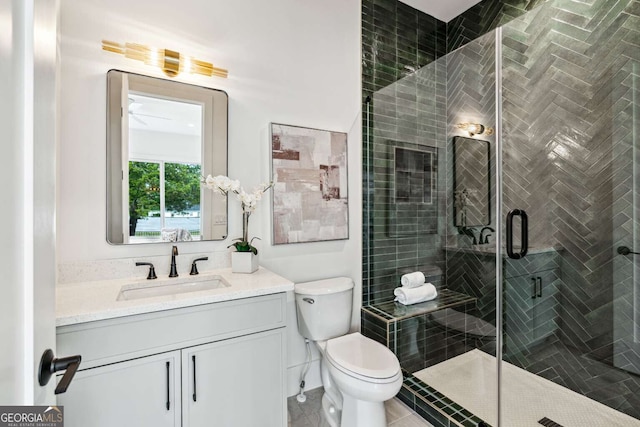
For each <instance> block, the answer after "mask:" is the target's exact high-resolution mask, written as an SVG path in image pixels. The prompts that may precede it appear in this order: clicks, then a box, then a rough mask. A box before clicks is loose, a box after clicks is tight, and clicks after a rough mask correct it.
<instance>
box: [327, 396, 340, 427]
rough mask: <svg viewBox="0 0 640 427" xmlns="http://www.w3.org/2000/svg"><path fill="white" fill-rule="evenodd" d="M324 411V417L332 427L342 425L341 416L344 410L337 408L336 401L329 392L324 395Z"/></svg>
mask: <svg viewBox="0 0 640 427" xmlns="http://www.w3.org/2000/svg"><path fill="white" fill-rule="evenodd" d="M322 412H323V414H322V415H324V419H325V420H326V421H327V423H329V425H330V426H331V427H340V416H341V415H342V411H341V410H339V409H337V408H336V406H335V404H334V402H333V401H332V400H331V398H330V397H329V395H328V394H327V393H324V394H323V395H322Z"/></svg>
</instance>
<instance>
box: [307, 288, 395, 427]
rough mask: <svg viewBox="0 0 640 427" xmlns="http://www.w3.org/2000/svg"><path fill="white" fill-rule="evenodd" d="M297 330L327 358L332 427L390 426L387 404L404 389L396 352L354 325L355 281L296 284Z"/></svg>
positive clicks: (326, 385)
mask: <svg viewBox="0 0 640 427" xmlns="http://www.w3.org/2000/svg"><path fill="white" fill-rule="evenodd" d="M295 294H296V307H297V312H298V330H299V331H300V334H302V336H304V337H305V338H307V339H309V340H311V341H314V342H315V343H316V345H317V347H318V349H319V350H320V353H321V355H322V360H321V371H322V385H323V386H324V391H325V393H324V395H323V396H322V407H323V409H324V414H325V417H326V419H327V421H328V423H329V424H330V425H331V426H332V427H339V426H342V427H386V425H387V420H386V416H385V411H384V401H385V400H389V399H391V398H392V397H394V396H395V395H396V394H397V393H398V391H400V387H402V372H401V371H400V363H399V362H398V358H397V357H396V355H395V354H393V352H391V350H389V349H388V348H387V347H385V346H383V345H382V344H380V343H378V342H376V341H374V340H372V339H369V338H367V337H364V336H362V335H360V334H359V333H357V332H356V333H352V334H348V335H345V334H347V332H349V326H350V324H351V310H352V304H353V282H352V281H351V279H350V278H348V277H338V278H335V279H326V280H318V281H315V282H307V283H298V284H296V285H295Z"/></svg>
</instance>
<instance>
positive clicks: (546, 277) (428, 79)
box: [362, 0, 640, 427]
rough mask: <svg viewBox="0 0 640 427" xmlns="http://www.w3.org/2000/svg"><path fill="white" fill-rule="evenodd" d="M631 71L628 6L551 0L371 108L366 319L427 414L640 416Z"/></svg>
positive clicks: (575, 422) (526, 419) (638, 8)
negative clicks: (423, 286)
mask: <svg viewBox="0 0 640 427" xmlns="http://www.w3.org/2000/svg"><path fill="white" fill-rule="evenodd" d="M639 74H640V2H638V1H631V0H624V1H613V0H593V1H590V2H576V1H568V0H551V1H547V2H544V3H543V4H542V5H540V6H538V7H537V8H535V9H533V10H532V11H529V12H527V13H526V14H524V15H522V16H520V17H519V18H517V19H514V20H512V21H511V22H509V23H507V24H505V25H503V26H502V27H499V28H498V29H496V30H494V31H493V32H491V33H488V34H485V35H484V36H482V37H480V38H478V39H476V40H473V41H471V42H469V43H467V44H465V45H464V46H463V47H461V48H459V49H457V50H455V51H453V52H451V53H449V54H447V55H446V56H443V57H441V58H439V59H437V60H435V61H433V62H431V63H430V64H428V65H427V66H425V67H423V68H421V69H419V70H417V71H416V72H415V73H413V74H411V75H410V76H408V77H405V78H403V79H401V80H399V81H397V82H395V83H393V84H392V85H389V86H387V87H385V88H383V89H380V90H378V91H377V92H375V93H374V94H373V96H372V97H371V98H370V99H369V100H368V101H369V102H367V103H366V110H365V114H366V117H367V120H369V126H366V129H365V134H364V136H365V138H364V139H365V147H364V148H365V149H364V153H365V157H364V163H365V165H364V166H365V167H364V172H365V174H364V175H365V180H366V187H365V188H366V190H367V193H366V195H365V209H364V220H365V240H364V241H365V254H364V264H363V265H364V270H365V271H364V278H365V283H364V288H363V301H364V308H363V313H362V314H363V315H362V319H363V320H362V329H363V333H365V334H366V335H369V336H371V337H373V338H376V339H378V340H379V341H381V342H383V343H385V344H386V345H388V346H389V347H390V348H391V349H392V350H393V351H394V352H395V353H396V354H397V355H398V358H399V360H400V362H401V366H402V368H403V371H404V373H405V382H404V386H403V389H402V391H401V397H402V399H403V400H404V401H405V402H407V403H408V404H409V405H410V406H412V407H413V408H414V409H416V410H417V411H418V412H419V413H421V414H422V415H424V416H425V417H426V418H427V419H428V420H429V421H430V422H431V423H432V424H434V425H438V426H439V425H444V426H457V425H460V426H471V425H473V426H476V425H491V426H505V427H512V426H535V425H541V424H542V425H560V426H565V427H569V426H603V427H604V426H635V425H637V426H640V393H639V391H640V254H636V252H640V222H639V221H640V174H639V173H638V172H639V171H638V167H639V166H640V163H639V162H640V153H639V149H640V103H639V102H640V87H639V84H640V76H639ZM416 270H419V271H423V272H424V273H425V275H426V276H427V278H428V281H430V282H432V283H434V285H435V286H436V287H437V288H438V291H439V295H438V297H437V298H436V300H433V301H429V302H426V303H420V304H415V305H408V306H402V305H400V304H398V303H394V302H392V301H391V299H392V298H393V288H395V287H396V286H399V277H400V275H402V274H404V273H408V272H411V271H416ZM554 423H555V424H554Z"/></svg>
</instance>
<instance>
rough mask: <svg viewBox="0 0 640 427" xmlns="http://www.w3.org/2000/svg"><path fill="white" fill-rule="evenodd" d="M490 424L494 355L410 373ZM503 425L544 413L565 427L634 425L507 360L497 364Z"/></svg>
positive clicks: (532, 422)
mask: <svg viewBox="0 0 640 427" xmlns="http://www.w3.org/2000/svg"><path fill="white" fill-rule="evenodd" d="M413 375H414V376H415V377H416V378H419V379H420V380H421V381H423V382H424V383H426V384H429V385H430V386H431V387H433V388H435V389H437V390H438V391H439V392H440V393H442V394H444V395H445V396H447V397H448V398H449V399H451V400H453V401H454V402H456V403H457V404H459V405H462V406H463V407H464V408H466V409H468V410H469V411H471V412H472V413H474V414H475V415H477V416H479V417H481V418H482V419H484V420H485V421H487V422H489V423H490V424H491V425H496V413H495V402H496V398H495V378H496V359H495V357H493V356H491V355H488V354H486V353H484V352H482V351H480V350H472V351H469V352H467V353H464V354H462V355H460V356H457V357H454V358H451V359H449V360H447V361H445V362H442V363H439V364H437V365H434V366H431V367H429V368H426V369H423V370H422V371H419V372H416V373H414V374H413ZM502 398H503V405H502V408H503V417H504V420H505V422H504V423H503V424H505V425H508V426H514V427H515V426H518V427H525V426H526V427H529V426H530V427H535V426H539V424H538V420H540V419H542V418H544V417H547V418H549V419H551V420H553V421H555V422H557V423H559V424H560V425H563V426H565V427H573V426H576V427H578V426H579V427H587V426H593V427H596V426H597V427H640V420H637V419H634V418H632V417H630V416H628V415H626V414H623V413H621V412H618V411H615V410H613V409H611V408H609V407H607V406H605V405H603V404H601V403H598V402H596V401H594V400H591V399H589V398H586V397H584V396H582V395H580V394H578V393H576V392H573V391H571V390H568V389H567V388H565V387H562V386H560V385H558V384H555V383H553V382H551V381H549V380H546V379H544V378H541V377H539V376H537V375H534V374H532V373H530V372H527V371H525V370H523V369H521V368H518V367H517V366H514V365H512V364H510V363H503V364H502Z"/></svg>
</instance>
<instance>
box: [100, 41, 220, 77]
mask: <svg viewBox="0 0 640 427" xmlns="http://www.w3.org/2000/svg"><path fill="white" fill-rule="evenodd" d="M102 49H103V50H106V51H108V52H113V53H118V54H120V55H124V56H125V57H126V58H130V59H135V60H136V61H141V62H144V63H145V64H147V65H152V66H155V67H158V68H160V69H161V70H162V71H163V72H164V73H165V74H166V75H167V76H169V77H175V76H177V75H178V74H180V73H191V74H201V75H203V76H208V77H211V76H216V77H223V78H225V79H226V78H227V76H228V74H229V72H228V71H227V70H225V69H223V68H217V67H214V66H213V64H211V63H210V62H205V61H200V60H199V59H195V58H192V57H190V56H185V55H181V54H180V52H176V51H174V50H169V49H156V48H153V47H149V46H145V45H142V44H137V43H125V44H120V43H116V42H112V41H108V40H102Z"/></svg>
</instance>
